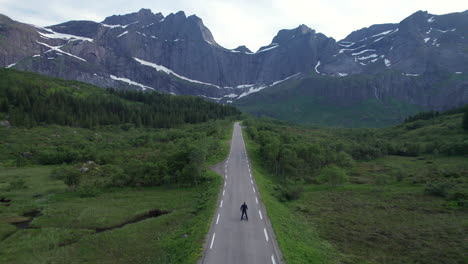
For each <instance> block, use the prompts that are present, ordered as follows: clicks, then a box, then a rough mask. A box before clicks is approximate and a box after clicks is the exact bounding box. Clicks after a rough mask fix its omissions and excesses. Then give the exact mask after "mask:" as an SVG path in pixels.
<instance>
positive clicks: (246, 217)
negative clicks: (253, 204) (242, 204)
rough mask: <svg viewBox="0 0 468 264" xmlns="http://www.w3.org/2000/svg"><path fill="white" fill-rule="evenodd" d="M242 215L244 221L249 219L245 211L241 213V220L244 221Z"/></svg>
mask: <svg viewBox="0 0 468 264" xmlns="http://www.w3.org/2000/svg"><path fill="white" fill-rule="evenodd" d="M244 215H245V219H247V220H249V217H248V216H247V210H246V211H242V215H241V220H242V219H244Z"/></svg>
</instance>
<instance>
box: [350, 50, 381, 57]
mask: <svg viewBox="0 0 468 264" xmlns="http://www.w3.org/2000/svg"><path fill="white" fill-rule="evenodd" d="M369 51H375V49H365V50H361V51H359V52H356V53H351V55H353V56H357V55H361V54H363V53H365V52H369Z"/></svg>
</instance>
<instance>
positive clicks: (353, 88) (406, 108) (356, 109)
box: [234, 71, 467, 127]
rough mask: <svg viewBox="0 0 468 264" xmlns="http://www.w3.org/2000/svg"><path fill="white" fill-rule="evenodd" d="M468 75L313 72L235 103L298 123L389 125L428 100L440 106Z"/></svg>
mask: <svg viewBox="0 0 468 264" xmlns="http://www.w3.org/2000/svg"><path fill="white" fill-rule="evenodd" d="M465 78H467V76H465V75H460V74H449V73H444V74H441V73H438V74H437V75H436V74H433V75H430V76H429V75H428V76H420V77H414V76H404V75H402V73H401V72H396V71H387V72H384V73H380V74H376V75H350V76H346V77H331V76H323V75H318V74H315V73H314V74H310V75H309V76H307V77H305V78H303V79H299V80H291V81H286V82H284V83H281V84H279V85H276V86H273V87H269V88H267V89H264V90H262V91H260V92H258V93H254V94H251V95H249V96H246V97H244V98H241V99H239V100H236V101H234V104H235V105H236V106H237V107H239V109H241V110H243V111H246V112H249V113H252V114H254V115H256V116H262V115H265V116H269V117H273V118H278V119H282V120H287V121H292V122H295V123H299V124H308V125H318V126H338V127H384V126H388V125H395V124H398V123H400V122H402V121H403V120H404V119H405V117H407V116H409V115H412V114H415V113H417V112H420V111H424V110H428V109H429V108H428V105H437V104H438V103H439V100H440V101H443V100H446V99H447V98H451V96H453V91H449V90H447V87H457V85H456V83H459V82H461V81H463V80H464V79H465ZM456 89H463V86H460V87H458V88H456ZM444 98H445V99H444Z"/></svg>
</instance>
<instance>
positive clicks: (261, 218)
mask: <svg viewBox="0 0 468 264" xmlns="http://www.w3.org/2000/svg"><path fill="white" fill-rule="evenodd" d="M258 214H259V215H260V220H263V215H262V211H260V210H258ZM218 218H219V215H218Z"/></svg>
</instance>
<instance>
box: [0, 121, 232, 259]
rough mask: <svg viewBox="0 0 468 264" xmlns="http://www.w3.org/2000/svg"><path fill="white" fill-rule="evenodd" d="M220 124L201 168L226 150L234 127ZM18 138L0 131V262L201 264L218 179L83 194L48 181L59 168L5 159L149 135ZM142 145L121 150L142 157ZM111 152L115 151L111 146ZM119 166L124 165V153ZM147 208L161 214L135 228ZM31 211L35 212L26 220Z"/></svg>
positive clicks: (56, 133) (65, 132)
mask: <svg viewBox="0 0 468 264" xmlns="http://www.w3.org/2000/svg"><path fill="white" fill-rule="evenodd" d="M225 124H226V125H227V126H226V127H225V128H226V129H224V131H223V132H222V134H223V135H224V137H223V138H222V139H221V142H220V143H221V144H220V149H219V151H217V152H216V153H212V154H213V155H209V156H208V157H207V166H209V165H212V164H215V163H218V162H220V161H222V160H223V159H225V157H226V156H227V154H228V152H229V140H230V136H231V132H232V123H231V122H226V123H225ZM188 128H189V130H190V129H193V130H194V131H196V130H197V128H193V127H191V126H189V127H188ZM184 129H185V128H184ZM198 130H200V131H202V130H203V128H198ZM178 131H179V132H178ZM182 131H185V130H183V129H179V130H176V131H175V132H174V133H175V134H173V135H172V136H177V135H178V133H179V134H180V133H181V132H182ZM18 132H19V131H18V130H16V132H14V131H10V133H9V134H6V133H5V134H4V135H6V138H4V139H3V142H2V143H3V144H2V146H3V147H6V148H4V149H3V151H1V154H2V155H3V156H2V157H4V158H3V161H2V166H1V167H0V199H2V198H4V199H3V201H7V200H8V202H1V203H0V263H195V262H196V261H197V260H198V259H199V258H200V256H201V254H202V245H203V243H204V240H205V235H206V233H207V232H208V229H209V225H210V222H211V219H212V216H213V214H214V209H215V206H216V200H217V195H218V193H219V190H220V186H221V182H222V179H221V177H219V176H218V175H216V174H214V173H213V172H210V171H207V172H206V173H205V178H206V180H205V181H204V182H203V183H202V184H200V185H198V186H180V185H176V184H172V185H164V186H157V187H143V186H142V187H121V188H117V187H109V188H98V189H97V191H96V190H95V192H93V194H92V195H89V196H88V195H83V192H82V191H72V190H71V189H70V188H69V187H68V186H66V185H65V184H64V183H63V181H60V180H54V179H52V178H51V177H50V174H51V172H52V170H53V169H54V168H56V167H57V165H47V166H45V165H31V164H30V165H28V164H26V165H24V166H22V167H17V166H16V165H15V164H16V163H17V161H15V160H14V159H11V157H12V156H11V155H10V154H9V153H10V152H15V153H17V152H22V151H25V149H30V148H32V149H35V147H33V146H37V145H39V146H42V147H44V148H46V147H50V145H54V144H55V145H57V146H61V145H72V146H73V145H76V144H78V143H82V144H84V145H86V144H85V143H84V142H86V141H87V140H91V141H93V140H92V139H93V138H95V137H102V138H105V139H108V140H107V141H105V142H107V143H109V141H117V142H119V143H122V142H128V143H129V144H130V145H131V144H132V142H134V140H135V139H138V138H142V137H145V136H148V133H147V132H148V131H146V130H144V129H141V130H136V131H128V132H125V131H121V130H118V129H108V130H107V131H106V129H103V130H96V131H91V130H86V129H77V128H65V127H57V126H54V127H50V128H47V127H43V128H40V127H38V128H34V129H24V130H22V131H21V132H20V133H18ZM155 133H157V131H155ZM192 133H194V132H192ZM44 138H49V140H46V142H44V141H43V140H41V139H44ZM50 138H52V139H50ZM54 138H55V139H54ZM51 142H52V143H51ZM107 143H106V144H107ZM94 144H97V146H96V147H97V148H101V147H102V145H99V144H100V143H94ZM143 145H144V144H143ZM147 147H148V146H142V145H141V144H139V145H138V146H137V147H129V146H127V145H122V146H120V148H127V151H128V153H126V155H129V156H148V154H149V153H150V152H151V150H150V149H148V148H147ZM111 148H114V151H117V152H119V151H120V150H119V149H120V148H116V146H115V145H114V146H113V147H111ZM103 149H104V148H103ZM153 151H157V150H153ZM32 152H33V153H34V154H33V155H36V153H37V152H36V151H32ZM119 155H121V154H118V156H119ZM112 160H113V159H112ZM117 160H119V162H125V155H124V157H120V158H117ZM18 182H19V183H18ZM153 210H159V211H161V212H163V214H161V215H158V216H156V215H154V217H148V218H145V219H140V220H139V221H136V222H133V221H134V220H136V219H138V218H140V217H141V216H144V215H146V214H148V212H150V211H153ZM32 211H38V212H40V214H39V215H37V216H35V217H30V216H29V215H28V213H30V212H32ZM24 215H27V216H24ZM27 220H32V221H31V223H30V224H29V226H28V227H27V228H18V227H16V226H15V223H18V222H24V221H27ZM106 229H109V230H106ZM103 230H104V231H103ZM98 231H99V232H98Z"/></svg>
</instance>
